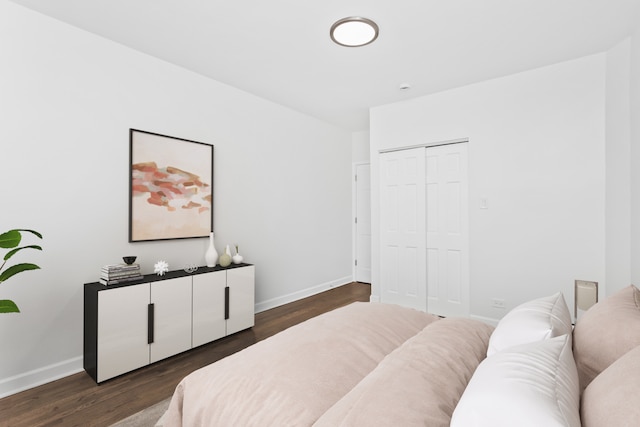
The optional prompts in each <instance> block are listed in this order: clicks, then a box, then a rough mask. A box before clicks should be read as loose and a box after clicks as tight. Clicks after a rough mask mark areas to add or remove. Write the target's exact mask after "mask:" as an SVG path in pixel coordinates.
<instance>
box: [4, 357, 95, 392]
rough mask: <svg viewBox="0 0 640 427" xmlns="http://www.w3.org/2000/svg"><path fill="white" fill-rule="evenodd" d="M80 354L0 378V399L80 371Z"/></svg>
mask: <svg viewBox="0 0 640 427" xmlns="http://www.w3.org/2000/svg"><path fill="white" fill-rule="evenodd" d="M82 369H83V368H82V356H79V357H74V358H73V359H68V360H65V361H62V362H59V363H55V364H53V365H49V366H44V367H42V368H38V369H34V370H33V371H29V372H25V373H23V374H19V375H16V376H13V377H9V378H3V379H1V380H0V399H1V398H3V397H7V396H10V395H12V394H16V393H20V392H21V391H25V390H28V389H30V388H34V387H38V386H40V385H43V384H47V383H50V382H52V381H55V380H59V379H60V378H64V377H68V376H69V375H73V374H77V373H78V372H82Z"/></svg>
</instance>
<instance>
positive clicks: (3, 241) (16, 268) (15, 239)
mask: <svg viewBox="0 0 640 427" xmlns="http://www.w3.org/2000/svg"><path fill="white" fill-rule="evenodd" d="M21 232H27V233H31V234H33V235H35V236H37V237H38V238H40V239H42V234H40V233H38V232H37V231H34V230H23V229H16V230H9V231H7V232H5V233H2V234H0V248H3V249H11V250H10V251H9V252H7V253H6V254H5V256H4V258H3V261H2V264H1V265H0V283H3V282H5V281H6V280H7V279H9V278H10V277H11V276H15V275H16V274H18V273H21V272H23V271H27V270H37V269H39V268H40V267H38V266H37V265H35V264H30V263H21V264H15V265H12V266H11V267H8V268H6V269H5V268H4V267H5V265H6V264H7V261H8V260H9V259H10V258H11V257H12V256H14V255H15V254H16V253H18V252H19V251H21V250H23V249H36V250H39V251H41V250H42V248H41V247H40V246H38V245H27V246H19V245H20V242H21V241H22V234H21ZM19 312H20V310H19V309H18V306H17V305H16V303H14V302H13V301H11V300H0V313H19Z"/></svg>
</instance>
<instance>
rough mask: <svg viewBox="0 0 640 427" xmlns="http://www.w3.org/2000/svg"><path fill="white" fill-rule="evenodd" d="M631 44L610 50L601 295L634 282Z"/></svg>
mask: <svg viewBox="0 0 640 427" xmlns="http://www.w3.org/2000/svg"><path fill="white" fill-rule="evenodd" d="M630 46H631V43H630V39H626V40H624V41H623V42H621V43H619V44H618V45H616V46H614V47H613V48H611V49H610V50H609V51H608V52H607V71H606V104H605V114H606V115H605V117H606V152H605V162H606V163H605V166H606V190H605V194H606V198H605V200H606V206H605V218H606V227H605V236H606V246H605V254H606V260H605V265H606V277H605V283H603V284H601V285H600V295H601V296H604V295H610V294H613V293H615V292H616V291H618V290H620V289H622V288H624V287H626V286H629V283H631V161H630V156H631V110H630V108H631V104H630V71H631V64H630V60H631V57H630ZM603 285H604V287H606V289H603Z"/></svg>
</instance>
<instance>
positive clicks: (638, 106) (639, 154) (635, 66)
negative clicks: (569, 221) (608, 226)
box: [629, 22, 640, 286]
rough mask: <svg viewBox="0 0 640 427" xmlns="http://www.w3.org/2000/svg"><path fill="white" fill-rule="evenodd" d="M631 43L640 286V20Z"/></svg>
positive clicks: (635, 274) (634, 230)
mask: <svg viewBox="0 0 640 427" xmlns="http://www.w3.org/2000/svg"><path fill="white" fill-rule="evenodd" d="M630 44H631V46H630V49H631V52H630V56H631V58H630V62H631V70H630V73H629V74H630V98H631V99H630V110H631V117H632V120H631V283H634V284H635V285H636V286H640V262H638V260H640V22H639V23H638V27H637V29H636V31H635V33H634V34H633V36H632V37H631V41H630Z"/></svg>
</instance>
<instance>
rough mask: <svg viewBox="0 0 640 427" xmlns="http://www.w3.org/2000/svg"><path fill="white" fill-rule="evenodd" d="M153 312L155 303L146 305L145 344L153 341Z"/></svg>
mask: <svg viewBox="0 0 640 427" xmlns="http://www.w3.org/2000/svg"><path fill="white" fill-rule="evenodd" d="M154 312H155V305H154V304H153V303H151V304H149V305H148V306H147V344H152V343H153V330H154V314H155V313H154Z"/></svg>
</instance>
